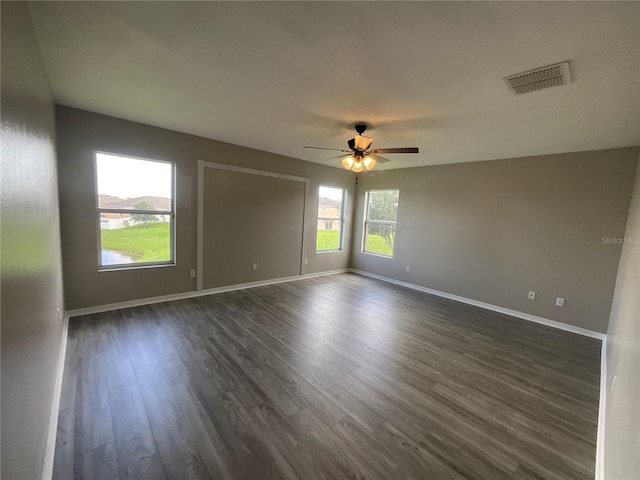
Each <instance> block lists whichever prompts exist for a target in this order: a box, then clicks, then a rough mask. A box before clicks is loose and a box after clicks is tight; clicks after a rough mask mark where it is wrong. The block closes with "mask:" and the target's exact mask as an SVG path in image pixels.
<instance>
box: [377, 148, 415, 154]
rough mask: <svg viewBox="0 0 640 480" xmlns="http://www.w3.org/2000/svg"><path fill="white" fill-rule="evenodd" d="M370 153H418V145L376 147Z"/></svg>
mask: <svg viewBox="0 0 640 480" xmlns="http://www.w3.org/2000/svg"><path fill="white" fill-rule="evenodd" d="M369 153H418V147H400V148H374V149H373V150H371V151H370V152H369Z"/></svg>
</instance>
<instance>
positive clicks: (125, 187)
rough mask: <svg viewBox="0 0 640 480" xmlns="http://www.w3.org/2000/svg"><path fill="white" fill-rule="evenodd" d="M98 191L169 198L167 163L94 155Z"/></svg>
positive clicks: (125, 196) (121, 194)
mask: <svg viewBox="0 0 640 480" xmlns="http://www.w3.org/2000/svg"><path fill="white" fill-rule="evenodd" d="M96 159H97V162H96V164H97V168H98V172H97V177H98V193H100V194H103V195H112V196H114V197H119V198H135V197H140V196H143V195H147V196H154V197H165V198H171V167H172V165H171V164H170V163H161V162H153V161H148V160H139V159H137V158H129V157H119V156H116V155H108V154H105V153H98V154H96Z"/></svg>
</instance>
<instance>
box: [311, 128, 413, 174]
mask: <svg viewBox="0 0 640 480" xmlns="http://www.w3.org/2000/svg"><path fill="white" fill-rule="evenodd" d="M355 128H356V133H357V135H356V136H355V137H354V138H352V139H351V140H349V141H348V142H347V145H348V146H349V150H343V149H340V148H325V147H308V146H305V147H303V148H314V149H316V150H333V151H336V152H343V153H348V154H349V155H348V156H347V157H345V158H344V159H343V160H342V166H343V167H344V168H346V169H347V170H353V171H354V172H361V171H362V170H363V168H366V169H367V170H371V169H372V168H373V167H374V165H375V164H376V161H377V162H380V163H386V162H388V161H389V159H388V158H384V157H381V156H380V155H379V154H380V153H418V147H400V148H374V149H371V144H372V143H373V138H371V137H365V136H363V135H362V134H363V133H364V132H365V130H366V129H367V126H366V125H365V124H364V123H359V124H357V125H356V126H355ZM339 157H342V155H338V156H336V157H331V158H327V160H332V159H334V158H339Z"/></svg>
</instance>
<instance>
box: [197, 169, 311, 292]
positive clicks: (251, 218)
mask: <svg viewBox="0 0 640 480" xmlns="http://www.w3.org/2000/svg"><path fill="white" fill-rule="evenodd" d="M304 195H305V182H299V181H295V180H288V179H284V178H274V177H267V176H262V175H253V174H247V173H240V172H231V171H225V170H220V169H217V168H205V178H204V207H205V208H204V222H203V223H204V225H203V227H204V234H203V237H204V242H203V243H204V245H206V248H205V249H204V252H203V253H204V255H203V257H204V258H203V264H204V267H203V270H204V279H203V286H204V288H213V287H220V286H223V285H228V284H230V283H231V284H239V283H246V282H255V281H258V280H266V279H268V278H273V277H276V278H277V277H291V276H294V275H300V263H301V261H302V257H301V252H302V235H301V233H302V228H303V213H304ZM256 198H259V199H260V200H259V201H256ZM254 262H255V263H257V264H258V269H257V270H255V271H254V270H252V263H254Z"/></svg>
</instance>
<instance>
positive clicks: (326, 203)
mask: <svg viewBox="0 0 640 480" xmlns="http://www.w3.org/2000/svg"><path fill="white" fill-rule="evenodd" d="M341 203H342V202H338V201H337V200H333V199H331V198H327V197H320V200H319V202H318V205H319V206H321V207H339V206H340V205H341Z"/></svg>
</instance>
